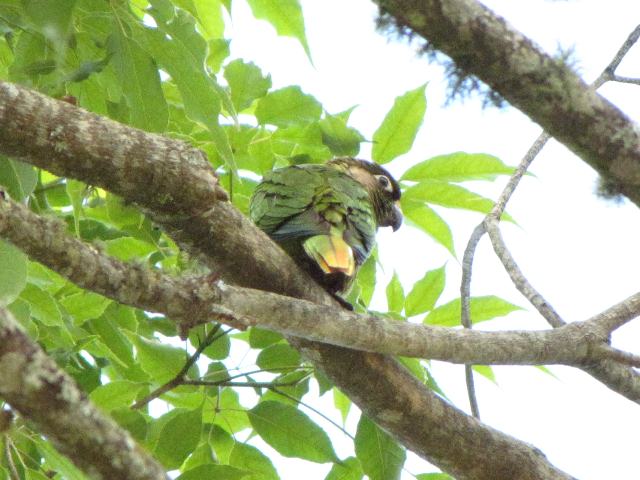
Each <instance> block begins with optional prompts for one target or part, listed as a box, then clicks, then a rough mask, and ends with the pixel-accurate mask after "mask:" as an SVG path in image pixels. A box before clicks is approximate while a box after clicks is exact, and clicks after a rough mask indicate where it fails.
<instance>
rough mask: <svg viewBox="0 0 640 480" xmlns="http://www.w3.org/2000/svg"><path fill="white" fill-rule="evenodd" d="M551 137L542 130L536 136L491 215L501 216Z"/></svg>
mask: <svg viewBox="0 0 640 480" xmlns="http://www.w3.org/2000/svg"><path fill="white" fill-rule="evenodd" d="M550 138H551V136H550V135H549V134H548V133H547V132H542V133H541V134H540V135H538V138H536V140H535V141H534V142H533V144H532V145H531V147H529V150H528V151H527V153H526V154H525V155H524V157H523V158H522V160H521V161H520V164H519V165H518V167H517V168H516V171H515V172H513V174H512V175H511V178H509V181H508V182H507V185H506V186H505V187H504V190H502V193H501V194H500V196H499V197H498V200H497V201H496V203H495V205H494V206H493V208H492V209H491V213H489V215H491V216H494V217H496V218H498V219H499V218H500V216H501V215H502V213H503V212H504V209H505V208H506V206H507V202H508V201H509V199H511V195H513V192H514V191H515V190H516V187H517V186H518V184H519V183H520V180H521V179H522V177H523V176H524V174H525V173H526V172H527V169H528V168H529V166H530V165H531V162H533V160H534V159H535V158H536V157H537V156H538V154H539V153H540V151H541V150H542V147H544V146H545V145H546V143H547V141H549V139H550Z"/></svg>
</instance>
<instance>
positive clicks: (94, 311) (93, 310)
mask: <svg viewBox="0 0 640 480" xmlns="http://www.w3.org/2000/svg"><path fill="white" fill-rule="evenodd" d="M111 302H112V300H110V299H108V298H106V297H103V296H102V295H98V294H97V293H93V292H89V291H81V292H79V293H73V294H71V295H67V296H66V297H64V298H63V299H62V300H60V305H62V306H63V307H64V308H65V310H66V311H67V312H68V313H69V315H71V316H72V317H73V323H74V324H75V325H82V324H83V323H84V322H85V321H87V320H90V319H92V318H98V317H99V316H100V315H102V314H103V313H104V311H105V310H106V308H107V307H108V306H109V304H110V303H111Z"/></svg>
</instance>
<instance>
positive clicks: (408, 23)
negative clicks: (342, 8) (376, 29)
mask: <svg viewBox="0 0 640 480" xmlns="http://www.w3.org/2000/svg"><path fill="white" fill-rule="evenodd" d="M374 1H375V3H376V4H377V5H379V7H380V9H381V12H382V14H383V15H388V16H390V17H388V18H389V19H390V20H391V22H393V23H395V25H396V26H397V28H398V29H400V30H401V31H410V32H412V33H413V34H417V35H419V36H421V37H423V38H424V39H426V40H427V41H428V42H429V44H430V45H431V46H432V47H434V48H436V49H438V50H440V51H442V52H444V53H446V54H447V55H448V56H450V57H451V58H452V59H453V61H454V62H455V63H456V65H457V66H458V67H459V68H461V69H462V70H463V71H464V72H465V73H467V74H471V75H475V76H476V77H478V78H479V79H481V80H482V81H483V82H485V83H486V84H487V85H489V86H490V87H491V89H492V90H493V91H495V92H498V93H499V94H500V95H501V96H502V97H503V98H505V99H506V100H508V101H509V102H510V103H511V104H512V105H514V106H515V107H517V108H518V109H520V110H521V111H522V112H523V113H524V114H526V115H528V116H529V117H530V118H531V119H532V120H533V121H534V122H537V123H538V124H540V125H541V126H542V127H543V128H544V129H545V130H546V131H547V132H549V133H550V134H551V135H552V136H553V137H554V138H556V139H557V140H559V141H560V142H562V143H563V144H564V145H566V146H567V147H568V148H569V149H571V150H572V151H573V152H575V153H576V154H577V155H579V156H580V157H581V158H582V159H583V160H584V161H585V162H587V163H588V164H589V165H591V166H592V167H593V168H594V169H596V170H597V171H598V172H599V173H600V174H601V175H602V176H603V177H604V178H605V179H607V181H608V183H609V184H610V185H612V186H615V187H617V190H618V191H619V192H620V193H623V194H624V195H626V196H627V197H629V199H631V200H632V201H633V202H634V203H635V204H636V205H640V130H638V129H637V127H636V126H635V124H634V122H632V121H631V120H630V119H629V118H628V117H627V116H626V115H625V114H624V113H622V112H621V111H620V110H619V109H618V108H617V107H616V106H615V105H613V104H611V103H610V102H609V101H607V100H606V99H604V98H603V97H601V96H600V95H598V94H597V93H596V92H595V91H594V90H593V89H591V88H589V86H588V85H587V84H586V83H585V82H584V81H583V80H582V79H581V78H580V77H579V76H578V75H576V74H575V73H574V72H573V71H572V70H571V68H570V67H569V66H568V65H567V64H566V63H565V62H563V61H562V59H560V58H553V57H551V56H549V55H547V54H545V53H544V52H543V51H542V50H541V49H540V48H539V47H537V46H536V45H535V44H534V43H533V42H532V41H531V40H529V39H528V38H526V37H524V36H523V35H522V34H520V33H519V32H518V31H516V30H514V29H513V28H512V27H511V26H510V25H509V24H508V23H507V22H506V21H505V20H504V19H502V18H501V17H499V16H497V15H495V14H494V13H493V12H492V11H491V10H489V9H488V8H486V7H484V6H483V5H481V4H480V3H479V2H477V1H475V0H374Z"/></svg>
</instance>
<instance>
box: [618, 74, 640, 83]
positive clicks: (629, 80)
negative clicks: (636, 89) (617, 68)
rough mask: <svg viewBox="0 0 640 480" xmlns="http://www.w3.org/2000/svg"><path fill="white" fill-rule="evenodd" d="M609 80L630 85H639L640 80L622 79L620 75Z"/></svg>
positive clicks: (632, 78)
mask: <svg viewBox="0 0 640 480" xmlns="http://www.w3.org/2000/svg"><path fill="white" fill-rule="evenodd" d="M611 80H612V81H614V82H620V83H631V84H632V85H640V78H634V77H623V76H621V75H614V76H613V78H612V79H611Z"/></svg>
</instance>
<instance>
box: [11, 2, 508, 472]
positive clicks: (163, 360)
mask: <svg viewBox="0 0 640 480" xmlns="http://www.w3.org/2000/svg"><path fill="white" fill-rule="evenodd" d="M247 2H248V4H249V5H250V7H251V9H252V12H253V14H254V15H255V17H256V18H257V19H260V20H264V21H267V22H269V23H270V24H271V25H272V26H273V28H274V29H275V31H276V32H277V33H278V34H279V35H287V36H290V37H292V38H294V39H295V40H296V41H298V42H299V44H300V46H301V48H303V49H304V51H305V53H306V54H307V56H309V58H310V56H311V51H310V48H309V45H308V42H307V39H306V35H305V28H304V19H303V16H302V10H301V7H300V5H299V2H298V1H297V0H286V1H281V2H270V1H265V0H247ZM232 12H233V11H232V9H231V2H230V1H229V0H227V1H224V0H171V1H170V0H153V1H145V0H135V1H134V0H132V1H130V2H104V1H102V0H75V1H69V2H42V1H37V0H27V1H22V0H9V1H5V2H2V4H1V5H0V33H1V34H2V36H1V37H0V78H1V79H7V80H9V81H12V82H16V83H20V84H23V85H28V86H30V87H33V88H36V89H38V90H40V91H42V92H45V93H47V94H49V95H51V96H54V97H57V98H60V99H63V100H65V101H70V102H74V103H77V104H78V105H79V106H81V107H82V108H85V109H88V110H90V111H92V112H95V113H97V114H100V115H104V116H108V117H110V118H112V119H114V120H117V121H119V122H122V123H126V124H129V125H132V126H135V127H138V128H141V129H144V130H146V131H150V132H158V133H162V134H163V135H170V136H173V137H176V138H180V139H183V140H185V141H187V142H189V143H191V144H193V145H195V146H197V147H198V148H200V149H202V150H203V151H204V152H206V153H207V155H208V157H209V159H210V161H211V163H212V166H213V167H214V168H216V169H217V170H218V172H219V174H220V177H221V178H222V181H223V184H224V185H225V186H228V189H229V191H230V193H231V194H232V201H233V202H234V204H235V205H236V206H237V207H238V208H239V209H241V210H244V211H246V208H247V204H248V200H249V198H250V195H251V193H252V190H253V187H254V186H255V184H256V179H257V178H259V176H260V175H262V174H263V173H264V172H266V171H268V170H270V169H272V168H276V167H279V166H284V165H290V164H297V163H308V162H324V161H326V160H328V159H330V158H332V157H334V156H342V155H349V156H356V155H358V154H359V153H360V149H361V146H362V144H363V143H365V142H368V141H370V142H372V159H373V160H375V161H377V162H379V163H381V164H383V163H389V162H392V161H394V160H395V159H396V158H398V157H400V156H402V155H404V154H407V153H408V152H410V150H411V148H412V145H413V143H414V140H415V138H416V135H417V134H418V131H419V129H420V127H421V125H422V122H423V119H424V116H425V113H426V97H425V86H424V85H422V86H419V87H417V88H416V89H413V90H410V91H408V92H406V93H403V94H401V95H399V96H398V97H397V98H396V100H395V102H394V104H393V106H392V107H391V108H390V110H389V111H388V113H387V114H386V116H385V118H384V119H383V120H382V122H381V123H380V126H379V127H378V128H377V129H376V130H375V132H373V134H372V136H371V138H370V139H369V140H368V139H367V137H366V136H365V135H364V134H363V133H361V132H360V131H358V129H356V128H355V127H354V126H352V125H350V124H349V118H350V114H351V112H352V111H353V108H349V109H346V110H345V111H342V112H337V113H329V112H327V111H326V110H325V109H324V108H323V106H322V104H321V102H320V101H318V100H317V99H316V98H315V97H313V96H312V95H310V94H309V93H306V92H305V91H304V90H303V89H302V88H301V87H300V86H297V85H292V86H287V87H284V88H278V89H274V88H273V85H272V81H271V78H270V75H269V74H267V73H264V72H263V71H262V70H261V69H260V68H259V67H258V66H257V65H255V64H253V63H251V62H250V61H246V60H243V59H237V58H236V59H232V58H230V56H229V44H230V42H231V41H232V39H229V38H227V37H225V35H226V34H227V29H226V25H227V18H228V16H229V15H230V14H232ZM511 172H512V168H510V167H508V166H506V165H505V164H504V163H503V162H502V161H500V160H499V159H497V158H495V157H493V156H491V155H487V154H469V153H463V152H456V153H450V154H445V155H440V156H437V157H434V158H430V159H426V160H424V161H421V162H418V163H416V164H414V165H413V166H412V167H411V168H409V169H408V170H407V171H406V172H405V173H404V174H403V175H402V176H401V183H402V188H403V190H404V192H403V199H402V209H403V212H404V214H405V217H406V219H407V221H408V224H409V225H410V226H411V227H413V228H416V229H417V230H419V231H421V232H423V233H425V234H426V235H428V236H429V237H430V238H432V239H433V240H434V241H435V243H436V244H438V245H440V246H442V247H444V248H445V249H446V250H447V251H448V252H449V253H450V254H451V255H452V256H455V255H456V252H455V248H454V242H453V233H452V231H451V228H450V227H449V225H448V223H447V222H446V220H445V219H444V218H443V215H445V213H446V210H447V209H463V210H468V211H472V212H481V213H486V212H488V211H489V210H490V208H491V207H492V205H493V202H492V201H491V200H490V199H488V198H485V197H483V196H481V195H479V194H477V193H475V192H473V191H471V190H469V189H467V188H466V187H463V186H462V185H461V183H463V182H468V181H492V180H494V179H495V178H497V177H498V176H501V175H507V174H510V173H511ZM0 185H2V186H3V190H4V191H6V192H7V194H8V195H10V196H11V197H12V198H14V199H16V200H20V201H22V202H25V203H26V204H28V205H29V207H30V208H31V209H32V210H34V211H36V212H38V213H41V214H43V215H53V216H56V217H58V218H59V219H60V220H61V221H63V222H64V224H65V225H66V228H67V229H68V231H69V232H70V233H72V234H73V235H75V236H77V237H78V238H81V239H82V240H85V241H87V242H92V243H93V245H95V247H96V248H98V249H99V250H101V251H102V252H103V253H105V254H107V255H112V256H114V257H117V258H119V259H122V260H125V261H128V262H134V263H139V264H143V265H145V266H147V267H149V268H154V269H161V270H163V271H166V272H170V273H174V274H176V275H181V274H186V273H191V272H193V271H194V270H197V269H198V268H200V267H199V266H198V265H197V264H196V263H195V262H194V261H193V260H192V259H190V258H188V257H187V256H186V255H185V254H183V253H182V252H180V251H179V249H178V248H177V246H176V245H175V244H174V243H173V242H172V241H171V239H170V238H169V237H167V236H165V235H164V234H163V233H162V232H161V231H159V230H158V229H157V228H156V227H155V226H154V225H153V224H152V223H151V222H150V221H149V219H148V218H146V217H145V216H144V215H143V214H142V213H141V212H140V210H139V209H137V208H135V207H134V206H132V205H127V204H125V203H124V202H123V201H122V200H121V199H120V198H118V197H117V196H115V195H113V194H111V193H110V192H107V191H104V190H101V189H98V188H95V187H93V186H91V185H86V184H84V183H82V182H79V181H76V180H73V179H70V178H62V177H57V176H55V175H53V174H51V173H49V172H46V171H44V170H40V169H36V168H34V167H32V166H29V165H26V164H23V163H21V162H18V161H16V160H13V159H9V158H0ZM186 188H188V186H187V187H186ZM157 193H158V195H162V192H157ZM377 270H378V265H377V263H376V260H375V258H372V259H370V261H368V262H367V263H366V264H365V265H364V267H363V268H362V270H361V272H360V275H359V278H358V281H357V285H356V286H355V288H354V289H353V291H352V292H351V298H350V300H351V301H352V302H353V303H354V304H356V305H357V308H359V309H366V308H368V306H369V304H370V302H371V301H372V298H373V296H374V293H375V289H376V279H377V278H378V277H379V272H378V271H377ZM445 283H446V271H445V267H444V266H442V267H440V268H437V269H434V270H430V271H428V272H426V273H425V275H424V276H423V277H422V278H421V279H420V280H418V281H417V282H416V283H415V284H414V285H412V286H411V288H409V289H408V292H407V293H406V294H405V290H404V287H403V285H402V282H401V280H400V278H399V277H398V275H394V276H393V278H392V279H391V281H390V282H389V284H388V285H387V286H386V298H387V304H388V311H387V312H384V313H383V314H384V315H388V316H390V317H392V318H395V319H398V320H401V321H407V320H409V319H411V318H412V317H416V316H418V315H425V314H426V316H425V317H424V319H423V321H425V322H427V323H431V324H437V325H445V326H457V325H459V318H460V301H459V299H453V300H450V301H442V300H441V295H442V292H443V291H444V286H445ZM0 300H1V301H2V302H3V303H4V304H7V305H8V306H9V308H10V310H11V311H12V313H13V314H14V315H15V316H16V318H17V319H18V320H19V321H20V323H21V324H22V325H23V327H24V328H25V329H26V330H27V331H28V332H29V334H30V335H31V337H32V338H33V339H35V340H37V341H38V342H39V343H40V344H41V345H42V346H43V347H44V349H45V350H46V351H47V352H48V353H49V354H50V355H51V356H53V357H54V358H55V359H56V361H57V362H58V364H59V365H60V366H61V367H63V368H64V369H65V370H66V371H67V372H69V373H70V374H71V375H72V376H73V377H74V378H75V379H76V380H77V382H78V384H79V385H80V386H81V387H82V389H83V390H84V391H85V392H86V393H87V394H88V395H89V397H90V398H91V400H92V401H93V402H95V403H96V404H97V405H98V406H100V407H101V408H102V409H103V410H104V411H106V412H108V413H109V414H110V415H111V416H112V417H113V418H114V419H115V420H116V421H117V422H118V423H119V424H120V425H121V426H122V427H124V428H126V429H127V430H129V432H130V433H131V434H132V436H133V437H134V438H135V439H136V440H137V441H139V442H140V443H141V444H143V445H144V446H145V447H146V448H147V449H148V450H149V451H150V452H152V453H153V455H154V456H155V457H156V458H157V459H158V460H159V461H160V462H161V463H162V464H163V465H164V466H165V467H166V469H167V470H174V471H176V475H177V478H179V479H182V480H185V479H196V478H209V477H214V476H221V477H222V478H255V479H263V478H264V479H275V478H278V472H277V470H276V468H275V467H274V465H273V462H272V460H271V459H270V458H269V457H268V455H267V454H265V453H264V452H263V451H261V450H260V448H259V447H257V446H256V445H259V444H256V443H255V442H253V441H252V440H253V438H254V437H255V436H257V437H260V438H261V439H262V440H263V441H264V442H266V443H267V444H268V445H270V446H271V447H272V448H273V449H275V450H276V451H277V452H278V453H279V454H281V455H283V456H289V457H297V458H302V459H305V460H308V461H310V462H317V463H331V464H333V466H332V469H331V471H330V473H329V474H328V476H327V478H329V479H337V478H341V479H342V478H353V479H359V478H362V477H363V475H367V476H368V477H369V478H372V479H386V478H397V476H398V475H399V472H400V471H401V469H402V466H403V464H404V459H405V451H404V449H403V448H402V447H401V446H399V444H398V443H397V442H396V441H395V440H394V439H393V438H391V437H390V436H389V435H387V434H386V433H385V432H383V431H382V430H381V429H380V428H378V427H377V426H376V425H375V424H373V423H372V422H371V421H370V420H369V419H367V418H366V417H364V416H362V417H361V418H360V420H359V422H358V426H357V430H356V432H355V436H354V454H355V456H353V457H348V458H340V457H339V456H338V454H337V453H336V452H335V450H334V447H333V445H332V441H331V439H330V437H329V436H328V434H327V433H326V432H325V427H327V426H329V423H328V422H327V421H326V420H324V419H322V418H321V419H320V420H318V421H316V420H314V418H317V416H312V415H308V410H305V407H304V404H305V396H306V395H307V394H308V393H309V390H310V387H311V385H312V384H315V385H316V386H317V387H318V389H319V391H320V393H321V395H325V394H326V393H328V392H331V393H332V395H333V398H334V404H335V407H336V409H337V410H338V411H339V412H340V415H341V416H342V419H343V421H346V419H347V417H348V415H349V412H350V409H351V402H350V401H349V399H348V398H347V397H346V396H344V395H343V394H342V393H341V392H340V391H339V390H337V389H336V388H334V387H333V386H332V385H331V384H330V383H329V381H328V380H327V379H326V377H324V376H323V375H322V374H321V373H320V372H314V371H313V369H312V368H311V367H310V365H308V364H307V363H306V362H305V361H304V360H303V359H302V358H301V357H300V355H299V354H298V352H297V351H296V350H294V349H293V348H291V347H290V346H289V345H288V344H287V343H286V341H285V340H284V339H283V338H282V337H281V336H280V335H278V334H274V333H270V332H267V331H264V330H260V329H258V328H254V329H250V330H249V331H247V332H242V333H229V332H223V333H222V334H220V335H217V336H216V338H215V341H213V342H211V343H210V344H209V345H207V346H206V348H204V349H203V351H202V354H201V357H200V360H199V361H198V362H196V363H194V364H193V365H192V366H191V368H190V369H189V370H188V372H187V374H186V375H185V378H184V380H198V381H202V382H204V383H203V384H200V385H196V384H183V385H181V386H179V387H177V388H175V389H173V390H171V391H169V392H167V393H165V394H164V395H162V397H161V399H160V400H157V401H156V403H155V404H154V403H152V404H151V406H150V407H145V408H143V409H132V408H131V406H132V404H134V403H135V402H136V401H139V400H140V399H142V398H144V397H145V396H147V395H149V394H150V393H151V392H152V391H153V390H154V389H156V388H157V387H159V386H160V385H162V384H164V383H166V382H168V381H170V380H172V379H173V378H174V377H175V376H176V375H177V374H178V373H179V372H180V370H181V368H182V367H183V365H184V364H185V362H186V361H187V358H188V357H189V356H190V355H192V354H193V352H194V350H195V349H196V348H198V346H199V345H200V343H201V342H202V341H203V339H204V338H206V337H207V335H208V334H209V333H210V332H211V330H212V329H214V328H216V327H215V326H212V325H208V326H200V327H198V328H196V329H194V330H193V331H191V332H190V335H189V338H188V340H187V341H186V342H185V343H180V341H179V340H178V339H177V331H176V327H175V324H174V323H173V322H172V321H171V319H169V318H165V317H162V316H158V315H151V314H149V313H148V312H145V311H141V310H136V309H134V308H131V307H127V306H123V305H120V304H117V303H115V302H113V301H112V300H110V299H107V298H105V297H102V296H100V295H98V294H95V293H92V292H89V291H85V290H82V289H80V288H78V287H77V286H75V285H73V284H71V283H70V282H69V281H67V280H66V279H65V278H63V277H61V276H60V275H58V274H56V273H55V272H52V271H50V270H48V269H46V268H45V267H43V266H41V265H39V264H37V263H35V262H32V261H30V260H29V259H28V258H26V257H25V256H24V255H23V254H22V253H21V252H19V251H18V250H16V248H15V247H13V246H12V245H10V244H8V243H5V242H0ZM517 308H518V307H516V306H515V305H512V304H510V303H508V302H506V301H504V300H502V299H500V298H497V297H493V296H488V297H479V298H474V299H472V316H473V319H474V320H475V321H484V320H489V319H492V318H495V317H497V316H501V315H506V314H507V313H509V312H511V311H513V310H515V309H517ZM238 352H242V353H238ZM245 355H248V358H254V359H255V361H253V363H250V364H247V363H242V362H240V361H239V358H242V357H243V356H245ZM403 361H404V362H405V364H406V365H407V366H408V367H409V368H410V369H411V371H412V372H414V374H415V375H416V376H417V377H418V378H420V379H421V380H422V381H423V382H425V383H426V384H427V385H429V386H430V387H431V388H434V389H436V390H437V391H439V392H440V393H443V392H441V391H440V390H439V388H438V386H437V383H436V382H435V380H434V379H433V377H432V375H431V373H430V371H429V365H428V363H427V362H424V361H419V360H415V359H413V360H407V359H405V360H403ZM185 383H187V382H185ZM240 392H243V395H242V396H241V394H240ZM246 392H250V394H247V395H245V393H246ZM165 412H166V413H165ZM4 442H5V444H6V446H7V448H6V449H5V451H6V452H8V453H7V455H8V456H5V457H4V458H3V459H2V460H1V461H0V472H1V473H2V474H3V475H4V476H7V475H8V471H9V467H10V464H12V465H14V466H15V468H17V471H18V474H19V476H20V478H45V477H49V478H50V477H51V476H54V477H55V478H84V477H83V475H82V474H81V473H80V472H79V471H78V470H77V469H76V468H75V467H74V466H73V465H72V464H71V463H70V462H69V461H68V460H67V459H65V458H64V457H62V456H61V455H59V454H58V453H57V452H56V450H55V449H53V448H52V447H51V445H50V444H49V443H48V442H47V440H46V439H45V438H44V437H43V436H42V435H40V434H39V433H38V432H36V431H34V430H32V429H31V428H30V426H29V425H28V424H27V423H26V422H24V421H22V420H20V419H19V420H17V421H16V423H15V425H14V427H13V428H12V429H11V431H9V432H8V433H7V434H6V435H5V437H4ZM434 475H435V474H434ZM418 478H445V477H444V476H442V477H436V476H433V475H431V476H430V475H426V474H425V475H423V476H419V477H418Z"/></svg>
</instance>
